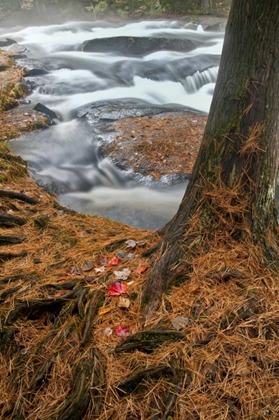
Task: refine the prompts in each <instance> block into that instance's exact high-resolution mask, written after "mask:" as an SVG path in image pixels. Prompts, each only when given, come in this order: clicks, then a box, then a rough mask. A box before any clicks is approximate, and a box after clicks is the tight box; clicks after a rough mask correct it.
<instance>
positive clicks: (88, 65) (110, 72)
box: [2, 21, 223, 228]
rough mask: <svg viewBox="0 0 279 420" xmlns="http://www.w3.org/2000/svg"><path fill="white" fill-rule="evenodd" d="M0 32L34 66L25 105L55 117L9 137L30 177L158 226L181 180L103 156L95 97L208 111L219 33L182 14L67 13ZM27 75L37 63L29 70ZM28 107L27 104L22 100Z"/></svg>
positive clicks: (80, 206)
mask: <svg viewBox="0 0 279 420" xmlns="http://www.w3.org/2000/svg"><path fill="white" fill-rule="evenodd" d="M7 32H8V31H6V33H5V34H2V37H8V38H12V39H14V40H15V41H16V42H17V43H18V44H19V45H20V46H22V48H23V47H24V48H25V49H26V50H25V52H24V54H26V55H27V58H25V57H23V58H21V59H19V60H17V62H18V64H19V65H22V66H24V67H25V68H30V69H32V68H33V69H37V70H38V69H39V71H37V75H36V76H30V77H27V78H26V82H27V83H29V84H30V86H32V88H33V91H32V94H31V95H30V96H29V97H28V98H27V99H28V100H30V101H31V104H30V105H29V106H30V107H33V106H34V105H35V104H36V103H38V102H40V103H42V104H44V105H46V106H47V107H49V108H50V109H52V110H54V111H55V112H56V113H58V114H59V115H60V116H61V121H62V122H61V121H60V122H59V121H58V122H57V124H56V125H53V126H51V127H49V128H48V129H46V130H43V131H41V132H40V133H32V134H30V135H25V136H23V137H21V138H20V139H18V140H16V141H13V142H11V143H10V145H11V150H12V151H13V152H15V153H17V154H20V155H21V156H22V157H23V158H24V159H25V160H26V161H27V162H28V164H29V168H30V171H31V173H32V175H33V176H34V178H35V179H36V180H37V181H38V182H39V183H41V184H42V185H46V186H48V187H49V188H51V189H52V190H54V191H55V192H56V193H57V194H58V197H59V200H60V202H62V204H64V205H66V206H69V207H71V208H74V209H76V210H79V211H82V212H86V213H91V214H98V215H102V216H105V217H110V218H112V219H116V220H120V221H123V222H125V223H128V224H131V225H134V226H138V227H142V228H157V227H159V226H162V225H163V224H164V223H166V222H167V221H168V220H169V219H170V218H171V217H172V216H173V215H174V213H175V212H176V210H177V208H178V205H179V203H180V201H181V198H182V195H183V193H184V190H185V182H184V183H180V184H175V185H168V182H167V181H166V180H167V177H165V179H164V180H161V182H155V181H154V180H152V179H150V177H146V178H145V177H138V176H135V174H133V173H132V171H121V170H120V169H118V168H117V167H116V166H114V165H113V163H112V162H111V161H110V160H109V159H108V158H103V157H102V154H101V152H100V146H99V134H98V130H97V128H96V127H97V125H96V124H95V121H94V118H93V119H92V118H91V119H90V118H87V119H86V118H78V117H80V116H81V115H85V114H88V115H89V116H90V109H92V106H95V105H96V104H99V103H100V102H102V103H103V104H104V105H106V104H109V103H112V102H113V103H114V104H115V103H117V104H119V107H120V108H121V107H126V112H127V108H129V107H131V108H133V109H138V110H139V112H142V113H143V114H142V115H144V112H146V111H144V110H145V109H148V110H152V109H156V110H157V111H158V110H160V109H162V110H163V109H168V110H170V109H172V110H175V109H185V108H186V109H192V110H195V111H200V112H208V110H209V107H210V103H211V98H212V93H213V90H214V83H215V81H216V77H217V72H218V64H219V59H220V54H221V49H222V43H223V33H219V32H205V31H203V29H202V28H201V27H200V26H198V27H194V26H193V25H192V24H186V23H185V22H184V23H183V22H180V23H179V22H174V21H144V22H137V23H128V24H125V25H124V24H123V25H114V24H112V23H108V22H71V23H67V24H63V25H51V26H40V27H29V28H25V29H18V28H16V29H12V30H10V31H9V33H7ZM122 36H125V37H152V38H153V37H154V38H160V37H165V38H171V39H175V40H189V41H191V42H192V43H194V44H195V48H194V49H192V50H191V51H189V52H180V51H169V50H168V51H166V50H161V51H153V52H151V53H148V54H146V55H144V54H140V55H139V54H138V55H131V54H130V55H125V54H123V53H117V52H113V51H110V52H105V53H102V52H84V51H83V42H84V41H86V40H91V39H95V38H109V37H122ZM33 74H34V72H33ZM25 106H26V107H28V105H25Z"/></svg>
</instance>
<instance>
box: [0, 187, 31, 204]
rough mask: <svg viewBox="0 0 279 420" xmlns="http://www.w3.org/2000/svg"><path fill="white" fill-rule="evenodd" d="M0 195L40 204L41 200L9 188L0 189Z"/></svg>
mask: <svg viewBox="0 0 279 420" xmlns="http://www.w3.org/2000/svg"><path fill="white" fill-rule="evenodd" d="M0 197H8V198H12V199H16V200H20V201H24V202H26V203H29V204H38V202H39V201H38V200H36V199H35V198H32V197H28V195H26V194H23V193H19V192H14V191H7V190H0Z"/></svg>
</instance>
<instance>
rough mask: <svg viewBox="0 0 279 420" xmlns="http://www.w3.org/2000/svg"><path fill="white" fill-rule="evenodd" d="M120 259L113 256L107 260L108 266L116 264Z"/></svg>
mask: <svg viewBox="0 0 279 420" xmlns="http://www.w3.org/2000/svg"><path fill="white" fill-rule="evenodd" d="M120 261H121V258H118V257H113V258H112V259H111V260H110V261H109V262H108V267H113V266H115V265H118V264H119V263H120Z"/></svg>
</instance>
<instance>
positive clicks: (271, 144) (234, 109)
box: [144, 0, 279, 310]
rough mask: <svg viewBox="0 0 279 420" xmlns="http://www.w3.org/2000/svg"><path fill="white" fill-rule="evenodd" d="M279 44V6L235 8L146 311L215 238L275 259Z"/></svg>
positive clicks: (247, 3) (250, 2) (248, 0)
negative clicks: (252, 246)
mask: <svg viewBox="0 0 279 420" xmlns="http://www.w3.org/2000/svg"><path fill="white" fill-rule="evenodd" d="M278 39H279V2H278V0H267V1H266V0H243V1H239V0H234V1H233V3H232V7H231V12H230V16H229V19H228V22H227V27H226V34H225V40H224V46H223V52H222V57H221V62H220V68H219V74H218V80H217V83H216V88H215V92H214V97H213V100H212V104H211V109H210V113H209V117H208V122H207V125H206V128H205V132H204V136H203V141H202V144H201V147H200V151H199V155H198V158H197V161H196V164H195V167H194V170H193V174H192V178H191V181H190V183H189V185H188V188H187V191H186V193H185V195H184V198H183V200H182V202H181V205H180V207H179V210H178V212H177V214H176V215H175V217H174V218H173V220H172V221H171V222H170V223H169V224H168V225H167V226H166V228H165V231H164V233H165V237H164V239H163V240H162V243H161V252H160V256H159V258H158V261H157V263H156V265H155V267H154V269H153V272H152V274H151V276H150V278H149V281H148V284H147V288H146V291H145V295H144V301H145V303H147V306H148V310H151V309H152V307H153V308H155V307H156V305H158V302H159V300H160V296H161V293H162V292H163V291H165V290H166V289H167V288H168V287H169V286H170V284H171V283H173V282H174V281H185V279H186V275H185V273H186V272H187V269H188V268H187V267H188V265H189V263H187V260H188V256H189V252H190V250H191V252H192V253H193V252H194V251H193V250H194V249H195V247H196V246H197V244H199V245H201V246H202V248H203V249H206V247H210V241H212V243H213V242H214V238H216V234H218V233H220V235H219V236H220V237H221V235H222V237H223V238H225V239H224V240H227V241H228V242H229V241H245V242H247V243H249V242H250V243H253V244H260V245H261V249H262V251H263V260H264V261H265V262H267V263H269V264H270V263H271V262H272V261H274V260H276V259H277V220H276V211H275V207H274V204H275V201H274V198H275V186H276V178H277V170H278V141H279V119H278V114H279V109H278V108H279V103H278V96H279V72H278V69H279V46H278ZM200 250H201V248H200V249H199V252H200Z"/></svg>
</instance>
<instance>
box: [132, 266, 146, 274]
mask: <svg viewBox="0 0 279 420" xmlns="http://www.w3.org/2000/svg"><path fill="white" fill-rule="evenodd" d="M148 269H149V265H148V264H143V265H140V266H139V267H138V268H137V269H136V270H135V272H136V273H137V274H142V273H145V271H146V270H148Z"/></svg>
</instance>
